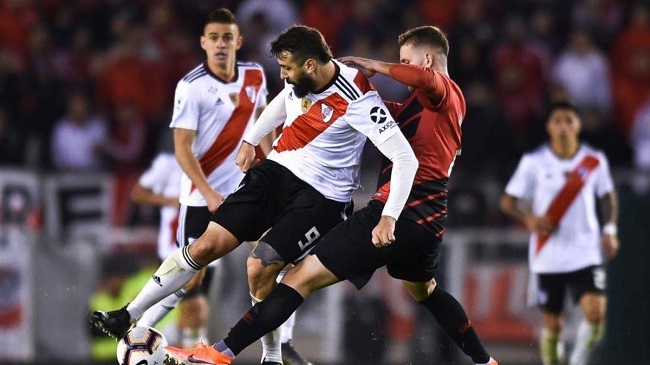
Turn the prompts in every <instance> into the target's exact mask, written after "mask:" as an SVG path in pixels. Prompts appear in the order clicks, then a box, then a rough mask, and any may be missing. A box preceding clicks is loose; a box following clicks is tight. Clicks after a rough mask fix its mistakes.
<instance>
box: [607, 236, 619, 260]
mask: <svg viewBox="0 0 650 365" xmlns="http://www.w3.org/2000/svg"><path fill="white" fill-rule="evenodd" d="M618 249H619V242H618V237H617V236H616V235H612V234H604V235H603V253H604V254H605V258H606V259H607V260H611V259H613V258H614V257H615V256H616V255H617V254H618Z"/></svg>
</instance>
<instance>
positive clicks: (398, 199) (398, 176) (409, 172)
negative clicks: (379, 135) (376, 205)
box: [372, 133, 418, 247]
mask: <svg viewBox="0 0 650 365" xmlns="http://www.w3.org/2000/svg"><path fill="white" fill-rule="evenodd" d="M377 148H378V149H379V151H380V152H381V153H382V154H384V156H386V157H387V158H388V159H390V160H391V161H392V162H393V170H392V172H391V175H390V193H389V195H388V199H387V200H386V205H385V206H384V210H383V211H382V217H381V219H380V221H379V223H378V224H377V226H376V227H375V229H373V231H372V243H373V244H374V245H375V246H377V247H382V246H386V245H389V244H391V243H392V242H393V241H394V240H395V235H394V232H395V221H396V220H397V218H399V215H400V213H401V212H402V209H403V208H404V204H406V200H407V199H408V196H409V193H410V192H411V187H412V186H413V179H414V178H415V173H416V171H417V169H418V160H417V158H416V157H415V154H414V153H413V149H411V145H410V144H409V143H408V141H407V140H406V137H404V135H403V134H402V133H395V134H393V135H392V136H391V137H390V138H388V139H387V140H386V141H384V142H383V143H381V144H379V145H377Z"/></svg>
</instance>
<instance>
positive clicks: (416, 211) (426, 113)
mask: <svg viewBox="0 0 650 365" xmlns="http://www.w3.org/2000/svg"><path fill="white" fill-rule="evenodd" d="M390 72H391V76H393V77H394V78H395V79H396V80H398V81H401V82H403V83H405V84H407V85H414V84H415V85H418V87H417V88H416V89H415V91H414V92H413V94H412V95H411V96H410V97H409V98H408V99H406V100H405V101H404V102H403V103H390V102H386V105H387V106H388V108H389V109H390V111H391V114H392V115H393V117H394V118H395V121H396V122H397V124H398V125H399V127H400V129H401V131H402V133H403V134H404V136H405V137H406V138H407V139H408V141H409V143H410V144H411V147H412V148H413V152H414V153H415V156H416V157H417V159H418V163H419V167H418V170H417V173H416V175H415V179H414V181H413V188H412V189H411V193H410V195H409V198H408V200H407V203H406V205H405V206H404V210H403V211H402V214H401V215H400V218H402V219H403V218H405V219H411V220H413V221H416V222H417V223H420V224H423V225H424V226H425V227H427V228H428V229H430V230H431V231H433V232H435V233H436V234H438V235H442V234H443V233H444V230H445V229H444V225H443V222H444V220H445V218H446V217H447V181H448V178H449V175H450V174H451V169H452V167H453V165H454V161H455V160H456V156H457V155H459V154H460V150H461V134H462V133H461V125H462V123H463V119H464V118H465V111H466V106H465V98H464V97H463V93H462V92H461V90H460V88H459V87H458V85H456V83H455V82H454V81H452V80H451V79H450V78H449V77H448V76H446V75H445V74H443V73H440V72H438V71H435V70H432V69H429V68H424V67H418V66H413V65H393V66H391V71H390ZM392 167H393V164H392V162H391V161H390V160H388V159H386V158H384V160H383V162H382V167H381V171H380V175H379V181H378V188H377V192H376V193H375V195H374V197H373V199H376V200H380V201H382V202H384V203H385V202H386V198H387V197H388V193H389V191H390V175H391V171H392Z"/></svg>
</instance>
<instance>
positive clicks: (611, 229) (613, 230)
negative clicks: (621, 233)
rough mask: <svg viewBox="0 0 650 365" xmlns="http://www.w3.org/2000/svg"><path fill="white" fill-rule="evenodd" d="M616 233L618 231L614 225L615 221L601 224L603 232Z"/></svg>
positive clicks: (614, 234) (613, 234)
mask: <svg viewBox="0 0 650 365" xmlns="http://www.w3.org/2000/svg"><path fill="white" fill-rule="evenodd" d="M616 233H618V227H616V223H612V222H610V223H607V224H605V225H604V226H603V234H608V235H612V236H616Z"/></svg>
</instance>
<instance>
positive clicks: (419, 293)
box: [404, 278, 437, 302]
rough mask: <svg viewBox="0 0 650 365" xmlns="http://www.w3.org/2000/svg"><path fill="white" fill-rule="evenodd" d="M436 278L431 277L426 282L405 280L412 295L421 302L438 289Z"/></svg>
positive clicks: (405, 284)
mask: <svg viewBox="0 0 650 365" xmlns="http://www.w3.org/2000/svg"><path fill="white" fill-rule="evenodd" d="M436 285H437V284H436V280H435V279H433V278H432V279H431V280H429V281H425V282H410V281H404V286H405V287H406V290H407V291H408V292H409V294H410V295H411V297H412V298H413V299H415V300H416V301H418V302H420V301H423V300H425V299H427V298H428V297H429V296H430V295H431V294H432V293H433V291H434V290H435V289H436Z"/></svg>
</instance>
